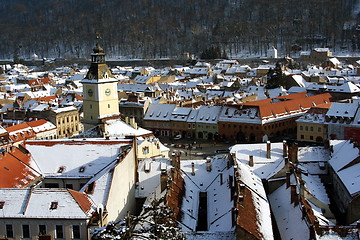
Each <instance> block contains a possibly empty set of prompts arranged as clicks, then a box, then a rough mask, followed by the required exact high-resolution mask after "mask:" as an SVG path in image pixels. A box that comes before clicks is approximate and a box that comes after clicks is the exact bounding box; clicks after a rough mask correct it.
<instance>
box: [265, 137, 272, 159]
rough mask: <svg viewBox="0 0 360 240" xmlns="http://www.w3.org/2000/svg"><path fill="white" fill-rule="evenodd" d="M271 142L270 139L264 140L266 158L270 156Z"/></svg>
mask: <svg viewBox="0 0 360 240" xmlns="http://www.w3.org/2000/svg"><path fill="white" fill-rule="evenodd" d="M270 152H271V143H270V141H267V142H266V158H271V153H270Z"/></svg>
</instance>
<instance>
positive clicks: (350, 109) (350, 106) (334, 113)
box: [326, 102, 359, 118]
mask: <svg viewBox="0 0 360 240" xmlns="http://www.w3.org/2000/svg"><path fill="white" fill-rule="evenodd" d="M358 107H359V106H358V104H357V103H337V102H334V103H332V104H331V106H330V108H329V111H327V113H326V116H328V117H343V118H345V117H347V118H354V117H355V114H356V111H357V109H358Z"/></svg>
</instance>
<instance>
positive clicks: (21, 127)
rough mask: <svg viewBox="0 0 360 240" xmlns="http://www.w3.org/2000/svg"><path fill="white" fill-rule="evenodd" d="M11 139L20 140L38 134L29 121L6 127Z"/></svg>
mask: <svg viewBox="0 0 360 240" xmlns="http://www.w3.org/2000/svg"><path fill="white" fill-rule="evenodd" d="M6 131H7V132H8V133H9V136H10V138H11V140H13V141H14V142H20V141H23V140H26V139H30V138H34V137H35V136H36V134H35V132H34V130H33V129H32V128H31V127H30V126H29V124H27V123H20V124H17V125H14V126H10V127H7V128H6Z"/></svg>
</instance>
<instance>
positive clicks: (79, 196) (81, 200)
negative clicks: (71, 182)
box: [68, 189, 92, 213]
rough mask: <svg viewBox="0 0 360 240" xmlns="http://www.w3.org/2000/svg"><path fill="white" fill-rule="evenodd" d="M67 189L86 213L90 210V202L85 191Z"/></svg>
mask: <svg viewBox="0 0 360 240" xmlns="http://www.w3.org/2000/svg"><path fill="white" fill-rule="evenodd" d="M68 191H69V193H70V194H71V196H72V197H73V198H74V199H75V201H76V202H77V203H78V204H79V206H80V207H81V209H82V210H83V211H84V212H85V213H88V212H89V211H90V210H91V207H92V203H91V202H90V200H89V198H88V196H87V195H86V194H85V193H81V192H77V191H74V190H72V189H68Z"/></svg>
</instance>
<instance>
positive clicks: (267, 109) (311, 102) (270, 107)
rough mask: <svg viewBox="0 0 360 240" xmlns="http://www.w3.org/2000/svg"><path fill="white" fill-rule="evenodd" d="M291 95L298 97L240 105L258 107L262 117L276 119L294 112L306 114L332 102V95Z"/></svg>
mask: <svg viewBox="0 0 360 240" xmlns="http://www.w3.org/2000/svg"><path fill="white" fill-rule="evenodd" d="M291 95H297V96H295V97H292V98H288V100H285V101H280V102H275V103H271V101H272V99H265V100H260V101H254V102H248V103H245V104H240V105H244V106H254V107H258V108H259V111H260V117H261V118H262V119H264V118H270V117H276V116H278V115H284V114H291V113H294V112H304V111H306V110H308V109H310V108H311V107H314V106H318V105H320V104H327V103H329V102H330V99H331V94H330V93H324V94H320V95H315V96H310V97H306V95H305V94H304V93H299V94H291ZM288 96H290V95H288ZM301 96H303V97H301ZM284 97H287V96H282V97H278V98H276V99H284Z"/></svg>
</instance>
